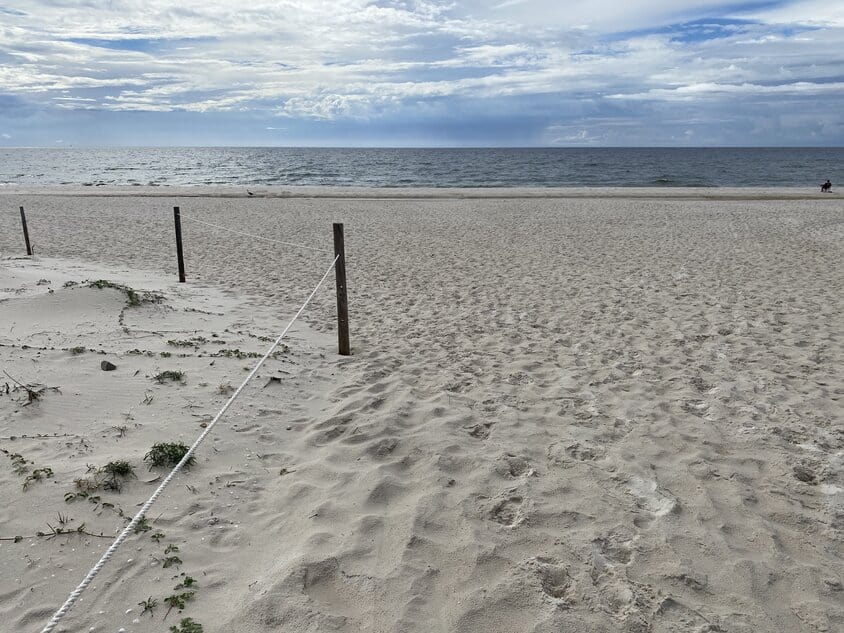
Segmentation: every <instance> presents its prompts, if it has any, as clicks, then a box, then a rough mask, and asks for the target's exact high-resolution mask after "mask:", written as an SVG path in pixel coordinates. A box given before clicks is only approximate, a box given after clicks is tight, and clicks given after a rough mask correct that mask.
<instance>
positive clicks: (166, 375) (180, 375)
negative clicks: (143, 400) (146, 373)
mask: <svg viewBox="0 0 844 633" xmlns="http://www.w3.org/2000/svg"><path fill="white" fill-rule="evenodd" d="M153 380H155V381H156V382H160V383H164V382H166V381H168V380H169V381H171V382H184V381H185V372H183V371H178V370H175V371H174V370H172V369H168V370H167V371H162V372H160V373H158V374H156V375H155V376H153Z"/></svg>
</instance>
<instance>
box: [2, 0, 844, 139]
mask: <svg viewBox="0 0 844 633" xmlns="http://www.w3.org/2000/svg"><path fill="white" fill-rule="evenodd" d="M490 5H491V3H489V2H483V1H482V0H462V1H456V2H451V1H450V0H407V1H393V2H391V1H387V0H380V1H379V2H374V1H373V0H253V1H251V2H249V3H248V4H245V5H242V4H240V3H233V2H230V1H229V0H182V2H180V3H179V4H178V5H175V4H174V3H173V2H171V1H170V0H86V1H85V2H78V1H77V0H26V1H24V0H5V1H4V6H5V7H6V8H8V9H11V10H12V14H9V15H5V14H4V15H3V24H0V60H2V62H0V93H5V94H12V95H19V96H23V97H25V98H26V99H27V100H29V101H30V102H34V103H39V104H49V107H53V108H63V109H95V108H99V109H105V110H113V111H127V110H128V111H150V112H167V111H172V110H182V111H188V112H240V111H247V110H251V111H255V110H257V111H263V112H265V113H267V115H268V116H271V115H275V116H279V117H283V118H296V119H312V120H316V121H324V120H340V119H350V120H354V121H366V120H374V119H377V117H379V116H382V115H387V114H395V113H399V112H402V108H416V109H417V110H419V111H422V110H425V111H429V110H427V109H426V108H428V106H426V105H424V104H425V103H426V102H432V101H436V100H443V99H455V100H463V101H469V100H474V101H476V102H478V103H481V104H486V105H487V107H489V108H490V109H494V108H505V106H503V105H500V104H501V103H503V101H501V100H504V99H508V98H520V97H525V98H528V97H530V98H536V99H541V98H544V97H547V96H548V95H556V96H558V97H559V99H557V100H558V101H560V102H563V101H565V102H566V103H571V102H578V103H597V102H600V103H603V104H622V103H629V104H635V103H639V104H643V103H645V102H677V103H678V102H684V103H686V102H687V103H694V102H698V103H710V102H713V101H723V102H728V101H730V100H735V101H736V102H737V103H738V101H739V100H741V99H742V98H746V97H750V96H753V97H754V98H765V97H769V98H771V99H781V100H782V99H789V98H801V97H804V96H808V95H812V96H815V97H817V98H819V99H830V100H835V99H838V100H839V101H840V98H841V95H842V93H841V84H840V83H839V80H840V78H841V77H842V76H844V49H842V47H841V41H842V39H844V6H842V5H841V3H840V2H832V1H831V0H806V1H796V2H791V3H786V4H784V5H780V6H779V7H776V8H770V6H769V3H764V2H758V3H751V5H750V8H745V9H744V10H743V11H744V12H743V13H742V14H735V15H733V14H731V12H732V11H735V9H733V8H732V7H733V6H734V3H733V2H728V1H727V0H688V1H685V2H682V3H677V2H676V1H674V0H628V1H625V2H621V1H620V0H593V1H592V2H590V3H572V2H560V1H559V0H505V1H502V2H499V3H498V4H493V5H492V6H490ZM754 5H758V8H756V9H754V8H753V6H754ZM14 11H19V12H20V13H22V14H23V15H16V14H14ZM730 15H732V17H743V18H752V19H755V20H757V21H758V23H755V24H729V23H726V24H725V23H723V22H719V21H713V22H712V24H709V25H708V26H705V25H700V26H697V27H687V28H686V29H685V30H682V31H676V30H672V29H663V28H657V27H663V26H666V25H670V24H676V23H678V22H681V21H683V20H690V19H697V18H704V17H705V18H719V17H721V18H723V17H729V16H730ZM809 22H811V23H812V24H814V25H815V27H817V28H812V29H811V30H805V29H803V28H802V27H799V25H800V24H807V23H809ZM783 25H788V26H789V28H783ZM637 29H645V30H644V31H639V32H634V31H636V30H637ZM695 29H696V30H695ZM92 40H102V41H100V42H96V41H92ZM496 100H499V101H496ZM551 101H552V100H551V99H549V100H548V102H549V103H550V102H551ZM493 104H499V105H493ZM478 107H482V106H478ZM605 107H609V105H605ZM521 114H522V112H521V111H518V110H516V111H514V112H513V115H514V116H521ZM555 115H556V113H555V112H550V113H548V114H547V116H546V117H545V122H547V120H555ZM617 125H619V126H620V125H622V124H621V122H618V123H617ZM552 128H553V126H550V127H547V128H545V131H544V132H543V134H544V138H545V139H546V141H547V142H549V143H554V142H560V143H574V144H577V143H582V144H589V143H596V142H601V141H602V138H603V137H601V135H600V134H595V133H594V132H590V131H589V129H587V128H586V127H584V126H582V125H578V124H574V125H571V126H569V125H567V124H566V125H563V126H562V127H561V128H560V129H556V130H554V129H552ZM268 129H269V128H268Z"/></svg>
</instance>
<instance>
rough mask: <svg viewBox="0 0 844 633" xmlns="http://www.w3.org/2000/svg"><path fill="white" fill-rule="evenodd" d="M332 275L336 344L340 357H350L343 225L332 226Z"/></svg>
mask: <svg viewBox="0 0 844 633" xmlns="http://www.w3.org/2000/svg"><path fill="white" fill-rule="evenodd" d="M334 256H335V257H337V262H336V263H335V264H334V274H335V276H336V278H337V342H338V347H339V348H340V356H350V355H351V353H352V348H351V345H350V343H349V297H348V296H347V295H346V245H345V243H344V241H343V225H342V224H338V223H335V224H334Z"/></svg>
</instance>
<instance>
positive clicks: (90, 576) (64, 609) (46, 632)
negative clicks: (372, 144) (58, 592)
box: [41, 254, 340, 633]
mask: <svg viewBox="0 0 844 633" xmlns="http://www.w3.org/2000/svg"><path fill="white" fill-rule="evenodd" d="M339 259H340V255H339V254H338V255H336V256H335V257H334V261H332V262H331V265H330V266H329V267H328V269H327V270H326V271H325V273H324V274H323V276H322V279H320V280H319V283H318V284H317V285H316V286H315V287H314V289H313V290H312V291H311V294H310V295H309V296H308V298H307V299H306V300H305V302H304V303H303V304H302V305H301V307H300V308H299V310H298V311H297V312H296V314H295V315H294V316H293V318H292V319H291V320H290V322H289V323H288V324H287V327H285V328H284V330H283V331H282V332H281V334H280V335H279V336H278V338H277V339H276V340H275V341H274V342H273V344H272V345H270V347H269V349H268V350H267V351H266V353H265V354H264V355H263V356H262V357H261V359H260V360H259V361H258V362H257V363H256V364H255V367H253V368H252V371H250V372H249V375H248V376H246V378H245V379H244V381H243V382H242V383H241V384H240V386H239V387H238V388H237V390H236V391H235V392H234V393H233V394H232V396H231V398H229V399H228V400H227V401H226V403H225V404H224V405H223V407H222V408H221V409H220V411H219V412H218V413H217V415H215V416H214V419H213V420H212V421H211V422H209V423H208V426H207V427H206V428H205V430H204V431H203V432H202V433H201V434H200V435H199V437H197V438H196V440H195V441H194V443H193V444H192V445H191V447H190V448H189V449H188V451H187V452H186V453H185V454H184V456H183V457H182V459H181V461H179V463H178V464H176V465H175V466H174V467H173V470H171V471H170V474H169V475H167V477H165V479H164V481H162V482H161V484H160V485H159V486H158V488H157V489H156V490H155V492H153V493H152V495H151V496H150V498H149V499H147V501H146V503H144V505H143V506H141V509H140V510H138V513H137V514H136V515H135V516H134V518H133V519H132V520H131V521H130V522H129V524H128V525H127V526H126V527H125V528H123V531H122V532H121V533H120V534H119V535H118V536H117V538H116V539H115V540H114V542H113V543H112V544H111V545H110V546H109V548H108V549H107V550H106V551H105V553H104V554H103V555H102V557H101V558H100V560H99V561H98V562H97V563H96V564H95V565H94V566H93V567H92V568H91V570H90V571H89V572H88V573H87V574H86V576H85V578H83V580H82V582H80V583H79V585H78V586H77V587H76V589H74V590H73V591H71V592H70V595H69V596H68V598H67V600H65V602H64V604H63V605H62V606H61V607H60V608H59V609H58V611H56V612H55V613H54V614H53V617H52V618H50V621H49V622H48V623H47V625H46V626H45V627H44V628H43V629H42V630H41V633H50V632H51V631H52V630H53V629H54V628H55V627H56V625H58V623H59V622H60V621H61V620H62V618H64V616H65V615H67V613H68V611H70V609H71V608H72V607H73V605H74V604H75V603H76V602H77V600H79V597H80V596H81V595H82V592H83V591H85V589H86V588H87V587H88V586H89V585H90V584H91V582H92V581H93V580H94V578H95V577H96V575H97V574H98V573H99V572H100V570H101V569H102V568H103V567H104V566H105V564H106V563H107V562H108V561H109V560H110V559H111V557H112V556H113V555H114V553H115V552H116V551H117V549H118V548H119V547H120V545H121V544H122V543H123V542H124V541H125V540H126V538H127V537H128V536H129V534H130V533H132V532H133V530H134V529H135V526H136V525H138V523H139V522H140V521H141V519H143V518H144V516H145V515H146V513H147V512H148V511H149V509H150V508H151V507H152V505H153V504H154V503H155V502H156V501H157V500H158V498H159V497H160V496H161V494H162V493H163V492H164V489H165V488H166V487H167V486H168V485H169V484H170V482H171V481H172V480H173V478H174V477H175V476H176V475H177V474H178V473H179V471H180V470H182V468H183V467H184V466H185V464H186V463H187V462H188V461H189V460H190V458H191V457H192V456H193V454H194V452H196V449H197V448H198V447H199V445H200V444H201V443H202V442H203V440H204V439H205V438H206V437H207V436H208V434H209V433H210V432H211V430H212V429H213V428H214V426H215V425H216V424H217V422H218V421H219V420H220V418H221V417H222V416H223V414H224V413H225V412H226V411H227V410H228V408H229V407H230V406H231V405H232V403H233V402H234V401H235V400H236V399H237V397H238V396H239V395H240V393H241V391H243V389H244V387H246V385H247V384H248V383H249V381H250V380H252V378H253V377H254V376H255V374H257V373H258V370H259V369H260V368H261V366H262V365H263V364H264V362H265V361H266V360H267V359H268V358H269V357H270V355H271V354H272V353H273V351H275V348H276V347H278V345H279V343H281V340H282V339H283V338H284V336H285V335H286V334H287V332H288V330H290V328H291V327H292V326H293V324H294V323H295V322H296V319H298V318H299V316H300V315H301V314H302V312H303V311H304V310H305V308H306V307H307V306H308V304H309V303H310V302H311V299H313V298H314V295H316V293H317V291H318V290H319V289H320V287H321V286H322V284H323V283H324V282H325V280H326V278H327V277H328V275H329V274H330V273H331V271H332V270H333V269H334V267H335V265H336V264H337V260H339Z"/></svg>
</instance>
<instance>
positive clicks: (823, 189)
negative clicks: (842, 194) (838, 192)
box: [821, 179, 832, 193]
mask: <svg viewBox="0 0 844 633" xmlns="http://www.w3.org/2000/svg"><path fill="white" fill-rule="evenodd" d="M830 191H832V183H831V182H829V179H827V181H826V182H825V183H824V184H822V185H821V193H829V192H830Z"/></svg>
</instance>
